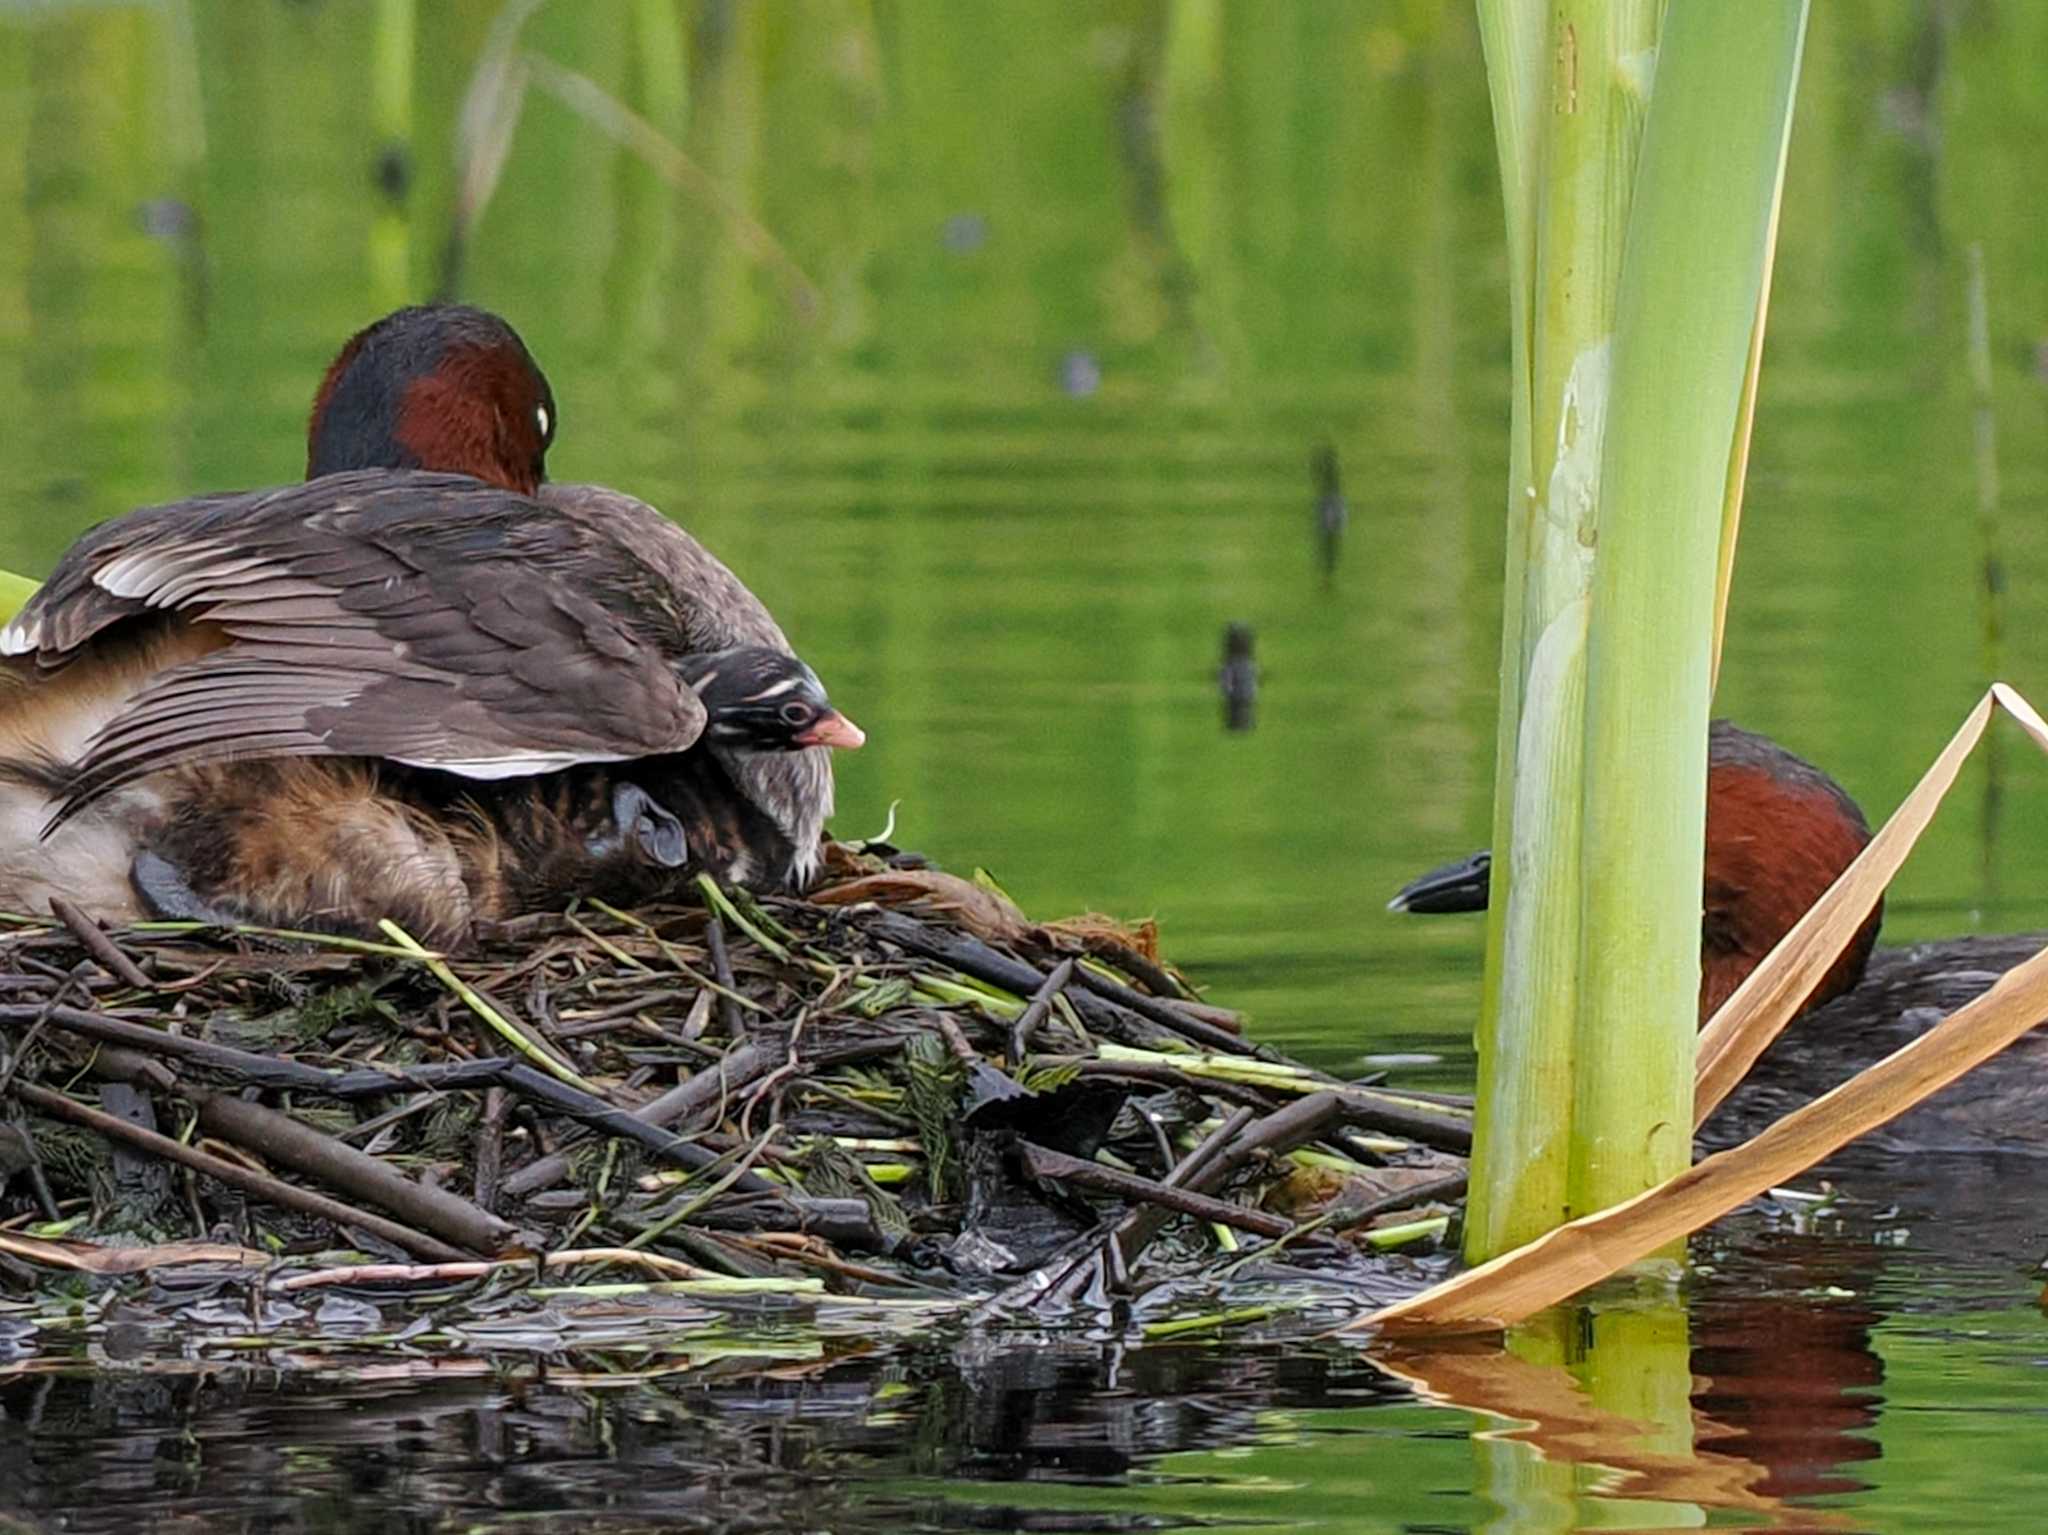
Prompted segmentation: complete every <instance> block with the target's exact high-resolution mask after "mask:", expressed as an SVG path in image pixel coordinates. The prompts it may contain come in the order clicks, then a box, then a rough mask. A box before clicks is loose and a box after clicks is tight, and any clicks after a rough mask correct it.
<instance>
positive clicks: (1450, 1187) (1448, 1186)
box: [1330, 1173, 1466, 1231]
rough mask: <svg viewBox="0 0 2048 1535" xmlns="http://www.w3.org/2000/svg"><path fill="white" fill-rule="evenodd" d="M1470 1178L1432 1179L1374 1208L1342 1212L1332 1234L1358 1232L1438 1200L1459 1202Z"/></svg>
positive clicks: (1375, 1203) (1388, 1197) (1334, 1221)
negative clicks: (1458, 1199) (1360, 1228)
mask: <svg viewBox="0 0 2048 1535" xmlns="http://www.w3.org/2000/svg"><path fill="white" fill-rule="evenodd" d="M1465 1184H1466V1176H1465V1174H1463V1173H1453V1174H1452V1175H1451V1176H1450V1177H1448V1178H1432V1179H1430V1181H1429V1182H1427V1183H1415V1184H1410V1185H1409V1186H1408V1187H1407V1188H1405V1189H1396V1190H1395V1191H1394V1192H1393V1193H1391V1194H1387V1195H1383V1196H1382V1197H1380V1198H1378V1199H1375V1200H1374V1201H1373V1202H1372V1203H1371V1204H1369V1205H1366V1206H1364V1207H1362V1208H1360V1209H1357V1210H1338V1211H1337V1212H1336V1213H1335V1216H1334V1218H1333V1219H1332V1220H1331V1222H1330V1229H1331V1230H1332V1231H1356V1230H1357V1229H1358V1228H1359V1227H1360V1226H1363V1225H1364V1224H1365V1223H1366V1222H1367V1221H1374V1220H1378V1219H1379V1218H1380V1217H1381V1216H1382V1215H1392V1214H1393V1213H1394V1212H1395V1211H1396V1210H1412V1209H1414V1208H1415V1207H1416V1206H1417V1205H1426V1204H1428V1203H1430V1202H1431V1201H1432V1200H1437V1199H1457V1198H1459V1197H1460V1196H1461V1195H1463V1194H1464V1192H1465Z"/></svg>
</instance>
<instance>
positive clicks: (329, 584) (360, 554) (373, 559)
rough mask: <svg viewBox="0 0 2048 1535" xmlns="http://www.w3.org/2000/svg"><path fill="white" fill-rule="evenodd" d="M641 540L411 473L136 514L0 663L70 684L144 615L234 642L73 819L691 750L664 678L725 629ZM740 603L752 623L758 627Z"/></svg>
mask: <svg viewBox="0 0 2048 1535" xmlns="http://www.w3.org/2000/svg"><path fill="white" fill-rule="evenodd" d="M619 499H620V500H622V501H626V500H629V499H630V498H624V497H621V498H619ZM631 504H632V505H634V506H640V505H641V503H638V502H633V503H631ZM644 510H646V512H647V513H648V515H650V516H655V517H658V516H659V514H657V513H653V512H652V509H651V508H646V509H644ZM663 526H664V527H668V528H673V525H672V524H666V523H664V524H663ZM631 531H632V529H631V528H630V527H626V528H623V529H622V528H621V527H614V526H608V525H607V524H606V523H605V522H604V520H603V519H602V518H598V517H593V516H577V515H571V514H569V513H567V512H565V511H564V510H562V509H560V508H557V507H552V506H549V505H546V504H542V503H537V502H534V501H531V500H528V499H526V498H523V497H519V496H514V495H512V494H510V493H508V492H504V491H500V490H497V489H495V488H492V487H489V486H485V485H483V484H481V483H479V482H477V481H474V480H470V479H467V478H464V477H461V476H449V475H430V474H420V473H414V472H409V471H387V470H375V471H364V472H360V473H355V474H347V475H336V476H330V477H327V478H325V479H322V480H317V481H313V482H310V483H309V484H306V485H300V486H289V487H285V488H284V489H281V490H273V491H260V492H254V493H251V494H248V495H244V496H236V497H209V498H204V499H202V500H199V501H193V502H185V503H180V504H177V505H173V506H169V507H154V508H146V509H144V510H143V511H140V512H135V513H131V514H130V515H129V516H128V517H125V518H121V519H117V520H116V521H114V522H112V523H107V524H102V525H101V527H99V528H97V529H94V530H93V531H92V532H91V533H89V534H87V535H86V536H85V538H83V539H81V540H80V541H79V542H78V543H77V544H76V545H74V546H73V548H72V550H71V551H70V552H69V553H68V554H67V555H66V556H65V559H64V560H63V561H62V562H61V563H60V564H59V566H58V569H57V570H56V571H55V572H53V573H52V575H51V577H50V580H49V581H48V582H47V583H46V584H45V586H44V587H43V589H42V590H41V591H40V592H39V593H38V594H37V596H36V597H35V598H34V599H32V600H31V602H30V603H29V604H28V605H27V606H26V607H24V609H23V610H22V612H21V614H20V615H19V616H18V617H17V618H16V619H15V621H14V622H13V623H11V624H9V625H8V626H7V627H6V628H5V629H4V630H0V651H4V652H6V653H9V654H14V655H25V656H30V657H33V658H34V660H35V662H36V664H37V665H38V666H39V667H41V668H43V669H44V670H59V671H61V668H62V667H63V666H64V665H65V664H66V663H67V662H68V660H69V659H70V658H71V656H72V655H74V654H75V653H76V652H77V651H78V650H79V649H80V648H81V647H82V646H84V645H85V644H87V643H88V642H89V641H91V640H92V639H93V638H94V637H95V636H96V635H98V634H100V633H101V632H103V631H105V630H106V629H107V628H109V627H110V626H112V625H114V624H117V623H120V622H123V621H125V620H129V619H133V618H136V617H138V616H141V615H146V614H148V613H150V612H152V611H161V612H165V613H168V614H170V615H174V616H176V617H180V618H184V619H186V620H188V621H192V622H199V623H204V624H206V625H208V626H210V627H212V628H213V629H215V630H217V631H220V632H222V633H225V634H226V635H227V636H228V640H229V643H228V644H227V645H226V647H225V648H223V649H220V650H217V651H214V652H212V653H210V654H208V655H205V656H202V657H200V658H199V659H197V660H192V661H187V662H185V663H184V664H181V665H179V666H176V667H173V668H171V669H169V670H167V671H164V672H161V673H158V674H157V675H156V676H154V677H153V678H151V679H150V680H149V682H148V683H147V684H146V685H144V686H143V687H142V688H141V689H140V690H139V691H138V692H137V693H135V694H134V696H133V697H132V698H130V699H129V700H128V702H127V704H126V705H125V706H124V707H123V708H122V709H121V710H120V711H119V712H117V713H116V714H115V715H114V716H113V718H112V719H110V720H109V721H108V722H107V724H106V725H105V726H104V727H103V728H102V729H101V731H100V732H99V734H98V735H97V736H96V737H95V738H94V739H93V741H92V742H91V743H90V744H89V746H88V748H87V751H86V753H85V756H84V757H83V759H82V760H81V761H80V762H79V763H78V764H77V768H78V770H79V776H78V783H79V787H78V789H77V790H76V791H75V792H74V793H73V794H72V795H71V797H70V798H69V799H67V800H66V802H65V804H64V806H63V807H62V809H61V810H60V815H65V816H68V815H70V814H72V813H75V812H76V811H77V810H78V809H80V808H83V806H84V805H85V804H86V803H89V802H90V801H91V800H92V799H94V798H97V797H98V796H99V795H101V794H104V793H106V792H108V791H109V790H110V789H112V788H115V787H118V786H119V785H120V784H122V783H125V782H128V781H130V780H132V779H134V778H136V777H140V776H143V775H145V774H147V773H151V772H155V771H158V770H160V769H162V768H165V767H170V766H173V765H175V764H179V763H192V762H201V761H217V760H220V759H223V758H226V757H232V756H240V755H247V754H280V753H281V754H292V755H307V754H310V755H342V756H374V757H387V758H392V759H394V760H399V761H405V762H410V763H415V764H417V765H420V766H425V767H439V768H442V769H444V770H446V771H450V772H455V773H461V774H468V775H470V776H480V777H497V776H503V775H505V774H507V773H511V772H518V771H527V772H535V771H544V770H546V768H548V767H561V766H568V765H571V764H573V763H577V762H596V761H616V760H620V759H623V758H629V757H640V756H654V755H660V754H664V753H669V752H676V751H682V750H686V749H687V748H688V747H689V746H690V745H691V744H692V743H693V742H694V741H695V740H696V739H697V737H698V735H699V734H700V733H701V732H702V729H703V724H704V711H703V706H702V704H701V703H700V702H699V701H698V699H697V696H696V694H695V693H694V692H692V691H691V689H690V688H689V687H688V686H687V685H686V684H685V683H683V681H682V680H681V678H680V677H679V676H678V674H677V672H676V670H675V668H674V666H673V665H672V663H671V659H670V658H671V656H672V655H673V654H676V653H680V652H681V651H683V650H686V649H689V648H692V643H691V638H690V636H691V635H692V633H694V632H697V631H701V630H704V629H706V628H707V627H710V628H714V629H715V628H716V627H717V624H716V622H712V621H708V620H706V618H705V617H704V615H703V613H702V611H701V609H702V608H703V606H704V604H703V603H701V602H693V600H692V599H693V596H694V595H695V594H693V593H691V592H689V591H688V590H686V589H682V588H679V587H678V586H677V585H676V581H675V577H676V574H677V572H678V570H679V569H681V568H682V567H679V566H678V565H677V564H676V563H675V561H674V560H673V558H671V557H670V556H671V555H672V552H673V551H672V550H669V551H667V552H666V553H665V552H664V548H665V546H661V545H657V546H655V549H654V554H653V557H649V556H648V552H647V551H646V550H644V549H641V548H638V547H636V546H635V541H634V539H633V538H631V537H630V536H623V535H626V534H630V533H631ZM673 531H674V535H675V537H677V538H681V539H683V540H684V541H685V542H686V543H689V546H690V548H692V549H695V548H696V546H695V545H694V543H693V542H690V541H689V540H688V536H687V535H686V534H682V533H681V531H680V530H679V529H675V530H673ZM698 553H699V554H700V555H701V554H702V551H701V550H699V551H698ZM702 558H703V559H704V560H706V561H710V556H709V555H702ZM710 564H711V565H712V566H714V567H716V570H717V571H718V572H721V573H724V575H725V578H726V580H727V581H731V577H730V573H727V572H724V567H722V566H717V563H716V561H710ZM713 584H714V588H716V590H715V591H714V592H713V596H714V597H715V596H717V595H718V594H719V593H720V592H722V591H724V588H723V587H722V585H720V584H719V583H717V582H714V583H713ZM732 586H733V587H735V588H737V590H738V591H739V592H740V593H742V594H745V596H746V599H747V600H746V602H745V603H742V604H741V608H742V610H743V611H742V612H741V614H740V621H741V623H742V625H743V626H751V627H755V628H758V626H759V622H760V621H765V622H766V623H767V625H768V626H769V627H770V628H771V629H772V627H773V620H772V619H767V617H766V612H765V610H760V612H759V614H758V617H756V615H755V614H753V613H751V612H747V611H745V609H746V608H747V606H748V604H751V607H752V608H753V609H759V603H758V602H754V601H753V599H752V595H751V593H746V589H745V588H744V587H741V586H738V583H737V582H736V581H732ZM775 632H776V634H777V635H778V636H779V633H780V631H779V630H778V631H775ZM535 764H539V765H538V766H536V765H535Z"/></svg>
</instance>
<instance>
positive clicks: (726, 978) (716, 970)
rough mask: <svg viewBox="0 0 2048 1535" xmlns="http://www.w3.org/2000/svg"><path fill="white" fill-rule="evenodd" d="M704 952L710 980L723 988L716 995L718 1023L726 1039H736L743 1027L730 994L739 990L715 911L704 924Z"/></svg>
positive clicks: (721, 926) (722, 929)
mask: <svg viewBox="0 0 2048 1535" xmlns="http://www.w3.org/2000/svg"><path fill="white" fill-rule="evenodd" d="M704 952H705V953H706V954H707V955H708V956H709V957H710V960H711V977H712V979H713V980H715V981H717V982H718V984H719V985H721V986H723V987H724V988H725V990H724V991H721V992H720V993H719V994H718V1021H719V1022H720V1023H721V1024H723V1025H724V1027H725V1037H726V1038H727V1039H738V1038H739V1037H740V1035H741V1033H742V1030H743V1028H744V1025H742V1024H741V1022H740V1005H739V1003H737V1002H735V1001H733V999H732V994H733V993H736V992H737V991H738V990H739V982H738V981H737V980H735V979H734V978H733V973H732V955H731V954H730V953H729V952H728V951H727V949H726V947H725V924H724V923H723V922H721V921H720V920H719V918H718V913H717V912H715V911H714V912H711V913H710V914H709V915H708V916H707V917H706V919H705V922H704Z"/></svg>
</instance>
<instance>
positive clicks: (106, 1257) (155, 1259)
mask: <svg viewBox="0 0 2048 1535" xmlns="http://www.w3.org/2000/svg"><path fill="white" fill-rule="evenodd" d="M0 1252H4V1253H8V1254H10V1255H12V1256H13V1257H16V1258H23V1259H26V1260H27V1261H28V1262H30V1263H40V1264H43V1265H45V1266H46V1267H49V1268H61V1269H72V1270H75V1271H76V1272H79V1273H83V1274H143V1273H147V1272H148V1271H149V1270H151V1269H160V1268H172V1267H175V1266H177V1265H179V1264H185V1263H218V1264H226V1265H228V1266H230V1267H233V1268H256V1269H260V1268H268V1267H269V1266H270V1263H271V1256H270V1254H269V1253H264V1252H258V1251H256V1250H255V1249H254V1248H250V1247H236V1246H233V1245H232V1244H229V1243H224V1242H160V1243H158V1244H157V1245H156V1246H154V1247H103V1246H101V1245H100V1244H99V1243H97V1242H80V1241H76V1240H73V1239H71V1238H68V1237H66V1238H48V1237H32V1236H24V1235H22V1234H21V1233H20V1232H14V1231H8V1232H0Z"/></svg>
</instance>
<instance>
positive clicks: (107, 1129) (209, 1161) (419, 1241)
mask: <svg viewBox="0 0 2048 1535" xmlns="http://www.w3.org/2000/svg"><path fill="white" fill-rule="evenodd" d="M14 1092H15V1095H16V1096H17V1097H19V1098H20V1099H21V1101H22V1102H24V1103H27V1104H31V1105H33V1106H34V1107H36V1108H39V1109H42V1110H43V1111H44V1112H46V1113H50V1114H55V1115H56V1116H57V1117H58V1118H59V1119H68V1120H70V1121H71V1122H72V1123H73V1124H78V1125H84V1126H85V1127H86V1128H87V1129H88V1130H97V1131H98V1132H99V1133H100V1134H101V1135H106V1136H112V1137H114V1138H116V1139H118V1140H123V1141H126V1142H127V1143H128V1144H129V1145H131V1146H137V1147H140V1148H141V1149H142V1150H144V1151H147V1152H150V1153H152V1154H153V1155H155V1156H160V1157H162V1158H163V1159H164V1160H165V1161H168V1162H176V1163H177V1164H178V1165H179V1166H181V1167H189V1168H191V1169H192V1170H193V1171H194V1172H199V1173H204V1174H206V1176H207V1177H209V1178H212V1179H215V1180H216V1181H218V1182H221V1183H225V1184H226V1185H228V1187H230V1188H235V1189H240V1190H241V1191H242V1192H243V1193H245V1194H250V1195H253V1196H255V1197H256V1198H257V1199H260V1200H262V1201H264V1202H265V1203H266V1204H273V1205H276V1206H278V1207H279V1208H280V1209H285V1210H297V1211H299V1212H301V1213H302V1214H305V1215H311V1216H315V1217H317V1218H318V1219H320V1220H324V1221H331V1222H333V1223H334V1224H335V1225H337V1226H357V1227H360V1228H361V1229H362V1230H364V1231H367V1232H369V1233H370V1234H371V1235H373V1236H377V1237H380V1238H382V1239H383V1240H384V1241H386V1242H389V1243H391V1245H392V1246H394V1247H401V1248H403V1249H405V1251H407V1252H409V1253H411V1254H412V1255H413V1256H414V1257H416V1258H424V1259H426V1260H427V1261H428V1262H429V1263H455V1262H459V1261H461V1260H462V1259H463V1258H464V1257H466V1256H467V1254H465V1253H464V1252H463V1251H462V1250H461V1249H460V1248H457V1247H450V1246H449V1245H448V1244H447V1243H446V1242H443V1241H440V1240H439V1239H438V1238H435V1237H430V1236H428V1235H427V1234H426V1233H424V1232H420V1231H414V1230H413V1229H412V1228H411V1227H410V1226H402V1225H400V1224H399V1223H398V1222H397V1221H393V1220H386V1219H385V1218H384V1217H383V1216H381V1215H372V1214H371V1213H370V1212H369V1211H367V1210H358V1209H356V1208H355V1207H354V1206H353V1205H345V1204H343V1203H342V1202H341V1201H340V1200H338V1199H329V1198H328V1197H327V1196H326V1195H325V1194H315V1193H312V1192H310V1191H309V1190H306V1189H301V1188H294V1187H293V1186H292V1185H291V1184H289V1183H285V1182H283V1181H282V1180H280V1179H277V1178H272V1177H270V1176H269V1175H268V1174H266V1173H259V1172H253V1171H251V1170H250V1169H248V1168H246V1167H240V1166H237V1165H236V1164H235V1163H233V1162H229V1161H226V1160H224V1159H223V1158H221V1157H216V1156H213V1155H211V1154H210V1153H208V1152H204V1151H200V1150H197V1149H196V1148H194V1147H191V1146H186V1145H182V1144H180V1143H179V1142H177V1141H174V1140H172V1139H171V1138H170V1137H169V1136H167V1135H158V1134H157V1133H156V1132H155V1131H154V1130H145V1129H143V1128H142V1127H141V1126H140V1125H131V1124H129V1123H128V1121H127V1120H125V1119H121V1118H119V1117H117V1116H115V1115H113V1114H104V1113H101V1112H100V1111H99V1110H98V1109H94V1108H88V1107H87V1106H86V1105H84V1104H82V1103H79V1102H77V1101H75V1100H73V1099H70V1098H67V1097H65V1096H64V1095H63V1094H62V1093H59V1092H53V1091H52V1090H51V1089H49V1088H47V1087H41V1086H38V1085H37V1084H36V1083H33V1082H17V1083H15V1084H14Z"/></svg>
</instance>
